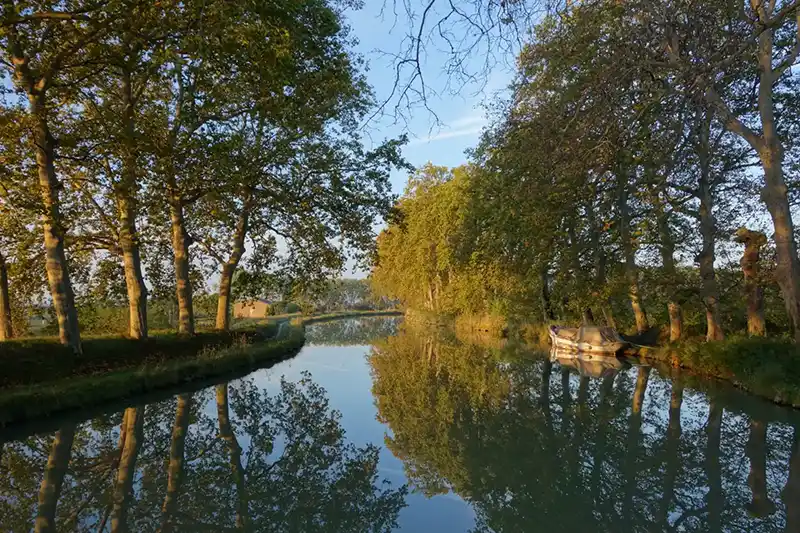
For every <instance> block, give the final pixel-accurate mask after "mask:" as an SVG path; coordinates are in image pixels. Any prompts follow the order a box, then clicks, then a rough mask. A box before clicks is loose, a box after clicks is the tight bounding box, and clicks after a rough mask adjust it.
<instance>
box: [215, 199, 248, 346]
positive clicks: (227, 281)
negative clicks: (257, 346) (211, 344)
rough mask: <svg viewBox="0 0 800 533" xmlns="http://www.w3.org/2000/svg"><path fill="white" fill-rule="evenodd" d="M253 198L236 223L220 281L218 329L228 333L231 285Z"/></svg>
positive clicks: (239, 259) (241, 252) (240, 256)
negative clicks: (229, 252)
mask: <svg viewBox="0 0 800 533" xmlns="http://www.w3.org/2000/svg"><path fill="white" fill-rule="evenodd" d="M251 203H252V201H251V197H250V195H249V193H248V195H247V197H246V198H245V201H244V205H243V206H242V210H241V212H240V213H239V218H238V219H237V221H236V230H235V231H234V234H233V243H232V246H231V254H230V256H229V257H228V260H227V261H226V262H225V264H224V265H222V272H221V274H220V279H219V300H218V301H217V329H219V330H222V331H228V330H229V329H230V322H231V285H232V284H233V274H234V273H235V272H236V267H238V266H239V261H241V259H242V256H243V255H244V251H245V248H244V240H245V237H247V228H248V222H249V219H250V210H251Z"/></svg>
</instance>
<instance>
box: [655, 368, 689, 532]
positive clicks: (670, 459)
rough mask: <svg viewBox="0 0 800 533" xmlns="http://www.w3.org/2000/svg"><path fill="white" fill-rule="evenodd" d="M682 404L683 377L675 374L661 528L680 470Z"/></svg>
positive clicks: (668, 431) (665, 524)
mask: <svg viewBox="0 0 800 533" xmlns="http://www.w3.org/2000/svg"><path fill="white" fill-rule="evenodd" d="M682 404H683V379H682V378H681V376H680V375H677V376H675V379H674V380H673V382H672V392H671V394H670V401H669V422H668V424H667V442H666V446H665V450H664V453H665V454H666V467H665V476H664V490H663V491H662V498H661V505H660V506H659V516H658V522H659V523H660V524H661V525H662V529H668V528H667V526H668V518H669V509H670V506H671V504H672V498H673V496H674V493H675V480H676V479H677V477H678V471H679V470H680V464H681V461H680V444H681V432H682V431H681V406H682Z"/></svg>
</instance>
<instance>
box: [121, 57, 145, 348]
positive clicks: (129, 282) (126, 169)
mask: <svg viewBox="0 0 800 533" xmlns="http://www.w3.org/2000/svg"><path fill="white" fill-rule="evenodd" d="M122 100H123V102H124V104H125V111H124V116H123V120H124V129H125V147H124V150H125V152H124V154H123V158H122V176H121V180H120V183H119V184H118V186H117V187H116V188H115V191H114V193H115V196H116V200H117V212H118V216H119V245H120V249H121V251H122V264H123V267H124V269H125V286H126V288H127V292H128V316H129V326H128V334H129V335H130V337H131V338H133V339H146V338H147V286H146V285H145V282H144V275H143V274H142V259H141V253H140V251H139V233H138V231H137V229H136V215H137V207H138V206H137V204H138V202H137V200H136V195H137V188H138V179H137V171H138V168H137V165H138V157H137V149H136V138H135V137H136V131H135V115H134V111H135V109H134V106H135V102H134V98H133V90H132V87H131V78H130V73H129V72H127V71H126V72H125V73H124V74H123V77H122Z"/></svg>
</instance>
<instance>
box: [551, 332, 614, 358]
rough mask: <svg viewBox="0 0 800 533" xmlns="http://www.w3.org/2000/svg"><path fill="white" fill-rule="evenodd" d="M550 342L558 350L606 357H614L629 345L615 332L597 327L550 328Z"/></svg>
mask: <svg viewBox="0 0 800 533" xmlns="http://www.w3.org/2000/svg"><path fill="white" fill-rule="evenodd" d="M550 340H551V342H552V343H553V347H554V348H557V349H559V350H567V351H574V352H587V353H597V354H607V355H615V354H617V353H619V352H621V351H623V350H625V349H626V348H628V347H630V343H629V342H628V341H626V340H625V339H623V338H622V337H620V335H619V333H617V332H616V330H614V329H612V328H604V327H598V326H581V327H579V328H565V327H562V326H550Z"/></svg>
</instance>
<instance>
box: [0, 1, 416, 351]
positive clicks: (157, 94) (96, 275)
mask: <svg viewBox="0 0 800 533" xmlns="http://www.w3.org/2000/svg"><path fill="white" fill-rule="evenodd" d="M353 7H358V6H356V5H354V4H352V3H351V2H348V1H341V2H340V1H338V0H331V1H329V0H306V1H301V2H288V3H279V4H265V3H263V2H257V1H245V2H224V1H214V0H212V1H207V0H203V1H197V2H195V1H192V0H190V1H188V2H173V1H167V2H155V3H154V2H144V1H141V0H113V1H110V2H95V1H92V0H76V1H67V2H63V1H59V2H29V1H18V0H8V1H3V2H2V4H0V66H1V67H2V71H1V72H2V74H0V76H1V77H2V87H1V88H0V96H1V97H2V100H0V340H2V339H8V338H10V337H11V336H12V335H14V333H15V332H18V333H19V332H22V331H24V330H25V328H26V325H27V317H26V316H25V312H26V311H27V312H28V313H30V310H31V309H32V308H34V307H36V306H37V302H40V301H41V295H42V294H43V293H45V292H47V293H49V298H47V299H46V301H47V302H48V303H49V304H51V305H52V308H53V314H54V317H55V321H56V322H57V324H58V332H59V336H60V339H61V341H62V342H63V343H64V344H67V345H70V346H72V347H73V348H74V350H75V351H76V352H80V350H81V342H80V327H79V316H78V314H79V313H78V309H79V308H80V307H81V305H80V304H81V302H82V301H84V300H85V299H87V298H91V297H94V296H96V295H102V297H104V298H107V299H110V300H111V301H114V302H118V303H119V304H121V305H127V307H128V308H129V312H128V315H129V318H128V329H129V332H128V333H129V335H130V336H131V337H133V338H146V337H147V336H148V301H152V300H154V299H175V300H176V301H177V308H178V329H179V331H180V333H183V334H191V333H193V332H194V329H195V316H194V308H193V293H194V291H196V290H197V288H198V287H202V286H203V285H204V283H205V280H206V279H210V278H214V279H218V286H219V289H218V303H217V311H216V321H215V322H216V326H217V328H220V329H227V328H228V327H229V325H230V306H231V299H232V297H233V296H234V294H233V292H234V290H239V291H240V292H241V293H248V294H254V295H257V294H263V293H265V292H267V291H273V290H276V289H275V286H276V284H278V283H283V285H282V286H286V283H290V284H291V285H293V286H299V287H300V288H301V289H302V290H307V288H308V286H313V285H314V284H316V283H319V282H321V281H323V280H325V279H327V278H328V277H330V275H331V274H332V273H335V272H338V271H339V270H341V268H342V267H343V265H344V264H345V262H346V261H347V260H348V258H350V257H351V256H355V257H356V259H358V258H360V257H361V255H362V254H363V252H364V251H365V250H368V249H369V247H370V246H371V243H372V241H373V238H374V235H373V233H372V229H371V226H372V223H373V221H374V220H375V218H376V217H380V216H382V214H383V213H385V212H386V211H387V209H388V208H389V206H390V202H391V195H390V187H389V182H388V175H389V172H390V171H391V170H392V169H393V168H395V167H398V166H404V165H405V163H404V161H403V160H402V158H401V156H400V153H399V148H400V147H401V146H402V143H403V140H402V139H397V140H388V141H385V142H383V143H381V144H378V143H373V144H368V143H367V142H365V139H364V138H363V134H362V132H361V129H360V126H361V122H362V118H363V117H364V116H365V114H366V113H368V112H369V110H370V109H371V108H372V106H373V104H374V102H373V95H372V93H371V89H370V88H369V86H368V85H367V84H366V81H365V79H364V75H363V70H364V68H365V64H364V61H363V59H362V58H361V57H359V56H358V55H356V54H355V53H354V52H353V45H354V39H353V37H352V35H351V34H350V30H349V28H348V27H347V25H346V24H345V22H344V11H345V10H346V9H349V8H353ZM247 249H249V250H250V252H251V253H249V254H246V250H247ZM242 266H244V267H245V268H242ZM43 287H47V290H44V289H43ZM12 317H16V319H15V320H12Z"/></svg>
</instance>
